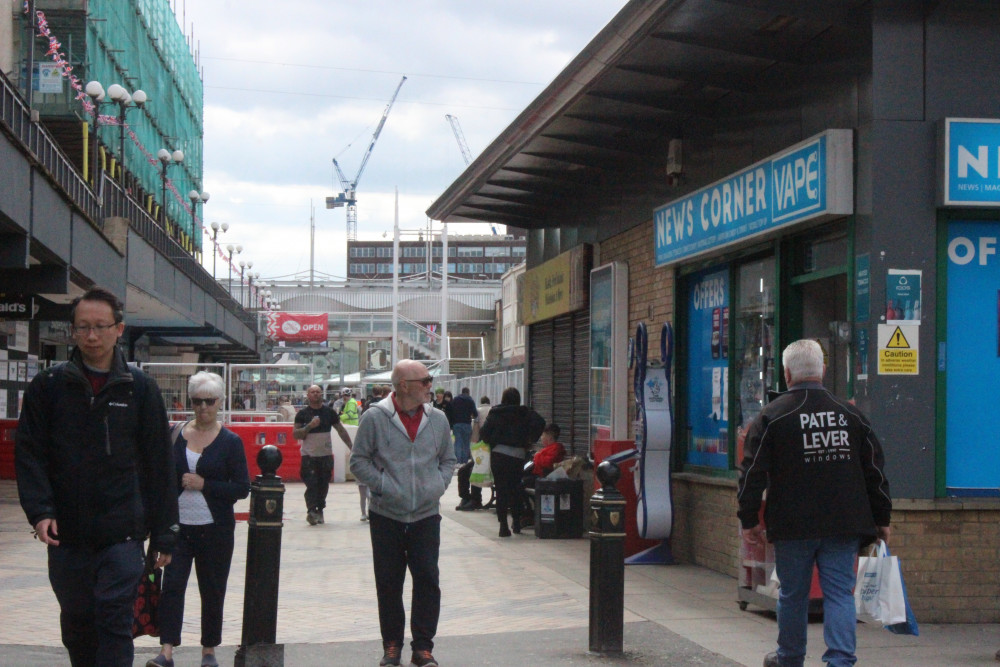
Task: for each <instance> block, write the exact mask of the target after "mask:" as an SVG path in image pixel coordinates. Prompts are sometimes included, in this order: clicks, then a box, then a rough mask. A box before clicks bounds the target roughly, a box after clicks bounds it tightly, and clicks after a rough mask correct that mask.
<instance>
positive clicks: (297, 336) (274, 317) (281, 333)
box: [267, 313, 327, 343]
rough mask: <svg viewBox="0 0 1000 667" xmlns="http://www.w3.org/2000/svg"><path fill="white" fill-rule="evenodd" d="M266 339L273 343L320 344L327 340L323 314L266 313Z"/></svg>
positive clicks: (324, 315)
mask: <svg viewBox="0 0 1000 667" xmlns="http://www.w3.org/2000/svg"><path fill="white" fill-rule="evenodd" d="M267 337H268V338H269V339H271V340H273V341H292V342H300V343H304V342H316V341H319V342H322V341H325V340H326V339H327V316H326V314H325V313H320V314H318V315H307V314H304V313H268V314H267Z"/></svg>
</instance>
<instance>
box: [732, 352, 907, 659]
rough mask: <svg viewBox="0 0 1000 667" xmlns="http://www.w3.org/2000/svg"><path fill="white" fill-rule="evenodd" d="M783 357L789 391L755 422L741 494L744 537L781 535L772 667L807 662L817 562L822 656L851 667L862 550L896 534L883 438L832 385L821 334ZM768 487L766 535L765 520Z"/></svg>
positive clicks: (753, 541) (776, 538)
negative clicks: (828, 381) (826, 381)
mask: <svg viewBox="0 0 1000 667" xmlns="http://www.w3.org/2000/svg"><path fill="white" fill-rule="evenodd" d="M781 362H782V366H783V367H784V374H785V384H786V385H787V387H788V391H787V392H785V393H783V394H780V395H779V396H778V397H776V398H775V399H774V400H772V401H771V402H770V403H769V404H768V405H767V406H765V407H764V409H763V410H762V411H761V413H760V415H759V416H758V417H757V419H755V420H754V421H753V423H752V424H751V425H750V428H749V430H748V431H747V436H746V445H745V453H744V456H743V464H742V470H741V475H740V480H739V490H738V495H737V497H738V500H739V519H740V524H741V526H742V529H743V539H744V540H745V542H746V543H747V544H749V545H761V544H763V541H764V539H765V537H766V539H767V540H769V541H770V542H773V543H774V556H775V569H776V571H777V574H778V578H779V579H780V580H781V588H780V589H779V591H780V592H779V599H778V650H777V651H776V652H774V653H770V654H768V655H767V656H766V657H765V658H764V667H779V666H780V667H801V666H802V664H803V661H804V659H805V655H806V628H807V625H808V620H809V588H810V584H811V582H812V573H813V567H814V566H815V567H816V568H817V569H818V570H819V582H820V587H821V588H822V590H823V638H824V639H825V640H826V646H827V650H826V652H825V653H824V654H823V661H824V662H826V663H827V664H828V665H830V667H845V666H846V665H853V664H855V662H857V657H856V655H855V650H856V644H857V637H856V632H855V625H856V623H857V620H856V615H855V610H854V595H853V593H852V589H853V588H854V583H855V575H854V558H855V556H856V555H857V553H858V550H859V548H860V547H862V546H865V545H866V544H870V543H871V542H873V541H874V540H875V538H876V537H877V538H880V539H883V540H885V541H886V542H888V540H889V536H890V533H891V530H890V528H889V519H890V514H891V512H892V500H891V499H890V497H889V481H888V480H887V479H886V476H885V471H884V469H883V466H884V456H883V453H882V445H881V444H880V443H879V440H878V438H877V437H876V435H875V432H874V431H873V430H872V427H871V424H870V423H869V422H868V419H867V418H866V417H865V416H864V415H863V414H861V412H860V411H859V410H858V409H857V408H856V407H854V406H853V405H851V404H849V403H847V402H846V401H842V400H840V399H838V398H837V397H836V396H834V395H833V394H831V393H830V392H829V391H828V390H827V389H826V388H825V387H824V386H823V375H824V374H825V372H826V366H825V365H824V363H823V349H822V348H821V347H820V345H819V343H817V342H816V341H814V340H797V341H795V342H794V343H792V344H790V345H789V346H788V347H786V348H785V350H784V352H783V353H782V356H781ZM765 490H766V491H767V506H766V508H765V510H764V519H765V524H766V527H767V532H766V535H765V532H764V526H763V525H761V523H760V520H759V513H760V508H761V502H762V497H763V494H764V491H765Z"/></svg>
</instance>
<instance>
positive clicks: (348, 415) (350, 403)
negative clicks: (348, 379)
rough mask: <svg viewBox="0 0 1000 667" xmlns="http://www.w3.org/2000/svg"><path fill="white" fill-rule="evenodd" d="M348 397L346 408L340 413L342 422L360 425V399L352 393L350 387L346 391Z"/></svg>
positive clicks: (345, 402) (345, 403) (345, 401)
mask: <svg viewBox="0 0 1000 667" xmlns="http://www.w3.org/2000/svg"><path fill="white" fill-rule="evenodd" d="M344 393H345V394H347V398H345V399H344V409H343V411H342V412H341V413H340V422H341V423H342V424H348V425H350V426H357V425H358V401H357V400H356V399H355V398H354V396H353V395H352V393H353V392H351V390H350V389H347V390H346V391H345V392H344Z"/></svg>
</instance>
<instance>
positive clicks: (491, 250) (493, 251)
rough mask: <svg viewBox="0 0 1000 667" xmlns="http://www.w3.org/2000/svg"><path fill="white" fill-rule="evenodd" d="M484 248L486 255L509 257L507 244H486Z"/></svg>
mask: <svg viewBox="0 0 1000 667" xmlns="http://www.w3.org/2000/svg"><path fill="white" fill-rule="evenodd" d="M484 250H485V252H486V256H487V257H510V247H508V246H487V247H486V248H485V249H484Z"/></svg>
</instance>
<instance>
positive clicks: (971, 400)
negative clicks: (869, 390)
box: [945, 221, 1000, 496]
mask: <svg viewBox="0 0 1000 667" xmlns="http://www.w3.org/2000/svg"><path fill="white" fill-rule="evenodd" d="M998 239H1000V223H998V222H969V221H962V222H952V223H951V224H950V225H949V226H948V306H947V307H948V326H947V339H946V341H945V342H946V344H947V365H946V369H947V371H946V372H947V377H946V385H947V390H946V400H947V417H946V433H947V453H946V460H947V464H946V472H945V483H946V485H947V487H948V494H949V495H989V496H995V495H998V493H1000V438H997V435H996V434H997V433H1000V411H998V410H995V409H991V408H990V407H989V404H990V403H991V401H990V400H988V399H984V397H995V396H997V395H1000V258H998V256H997V248H998Z"/></svg>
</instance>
